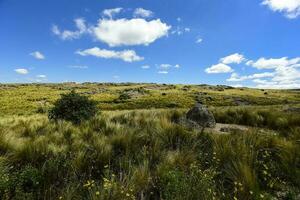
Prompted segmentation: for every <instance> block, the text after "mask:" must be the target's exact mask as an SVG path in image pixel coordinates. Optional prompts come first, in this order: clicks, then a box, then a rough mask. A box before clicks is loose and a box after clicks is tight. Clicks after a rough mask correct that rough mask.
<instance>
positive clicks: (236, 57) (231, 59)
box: [220, 53, 245, 64]
mask: <svg viewBox="0 0 300 200" xmlns="http://www.w3.org/2000/svg"><path fill="white" fill-rule="evenodd" d="M244 60H245V58H244V56H243V55H242V54H239V53H235V54H232V55H229V56H226V57H224V58H221V59H220V62H221V63H224V64H232V63H236V64H240V63H241V62H243V61H244Z"/></svg>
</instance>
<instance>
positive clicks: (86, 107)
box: [49, 90, 97, 124]
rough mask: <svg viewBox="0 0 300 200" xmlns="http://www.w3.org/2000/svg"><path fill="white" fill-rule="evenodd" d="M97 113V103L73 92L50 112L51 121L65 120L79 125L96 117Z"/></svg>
mask: <svg viewBox="0 0 300 200" xmlns="http://www.w3.org/2000/svg"><path fill="white" fill-rule="evenodd" d="M96 112H97V108H96V102H95V101H93V100H90V99H89V98H88V97H86V96H82V95H80V94H78V93H76V92H75V91H74V90H72V91H71V92H70V93H68V94H63V95H62V97H61V98H60V99H59V100H57V101H56V102H55V103H54V107H53V108H52V109H51V110H50V111H49V119H52V120H58V119H63V120H67V121H71V122H73V123H74V124H79V123H80V122H82V121H84V120H88V119H90V118H92V117H94V116H95V114H96Z"/></svg>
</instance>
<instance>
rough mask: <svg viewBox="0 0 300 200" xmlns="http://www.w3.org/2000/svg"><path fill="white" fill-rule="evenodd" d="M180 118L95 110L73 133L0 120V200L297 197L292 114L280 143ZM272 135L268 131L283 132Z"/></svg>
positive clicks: (34, 122)
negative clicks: (215, 129) (200, 127)
mask: <svg viewBox="0 0 300 200" xmlns="http://www.w3.org/2000/svg"><path fill="white" fill-rule="evenodd" d="M217 112H218V113H216V111H215V113H216V118H217V121H222V120H223V121H222V122H229V123H239V124H247V125H256V126H262V127H270V126H269V125H268V123H266V124H265V122H266V120H271V119H264V120H263V122H260V119H256V117H254V116H255V115H259V116H264V114H261V112H258V111H253V113H254V114H255V115H253V116H252V113H251V114H249V113H248V114H245V113H246V112H245V111H236V112H235V114H234V115H235V117H241V116H242V119H243V120H245V121H234V120H235V119H234V118H232V119H231V118H230V119H227V118H226V117H225V116H229V115H231V114H232V113H230V112H232V111H230V112H229V111H217ZM229 113H230V114H229ZM182 114H183V112H182V111H178V110H155V111H154V110H149V111H146V110H141V111H118V112H117V111H114V112H103V113H102V114H101V115H99V116H97V117H95V118H93V119H91V120H90V121H87V122H85V123H82V124H81V125H72V124H71V123H68V122H64V121H58V122H57V123H54V122H49V121H48V120H47V118H46V116H43V115H36V116H31V117H27V118H25V117H16V118H10V119H6V120H4V119H3V120H1V121H0V199H105V200H106V199H107V200H109V199H141V200H148V199H170V200H171V199H172V200H173V199H188V200H190V199H191V200H193V199H195V200H197V199H267V198H275V197H276V198H278V196H279V195H281V196H284V197H285V198H291V199H293V198H294V199H296V196H297V195H299V188H300V183H299V180H300V169H299V166H300V147H299V143H297V142H296V140H297V139H295V138H297V137H298V136H297V135H299V128H297V126H298V125H297V123H295V121H293V120H296V119H298V118H297V117H299V116H293V117H291V116H288V115H285V114H282V115H280V117H281V118H283V119H284V120H286V121H287V124H288V128H287V129H286V132H287V134H286V135H284V134H282V135H271V134H268V132H266V133H262V132H261V130H256V129H250V130H249V131H247V132H235V133H232V134H229V135H216V134H208V133H205V132H204V133H201V131H199V130H194V129H191V128H189V127H184V126H182V125H180V124H178V122H179V119H180V117H181V116H182ZM273 115H274V116H278V115H277V114H274V113H272V114H267V113H265V116H264V117H266V116H273ZM243 116H247V117H244V118H243ZM249 116H250V117H249ZM266 118H268V117H266ZM246 119H247V120H246ZM253 119H254V120H253ZM226 120H228V121H226ZM252 120H253V121H252ZM271 121H272V120H271ZM244 122H246V123H244ZM258 122H259V123H258ZM255 123H256V124H255ZM272 123H273V122H272ZM272 123H271V124H272ZM279 127H280V128H275V129H278V130H280V131H283V129H282V127H283V126H281V125H280V126H279Z"/></svg>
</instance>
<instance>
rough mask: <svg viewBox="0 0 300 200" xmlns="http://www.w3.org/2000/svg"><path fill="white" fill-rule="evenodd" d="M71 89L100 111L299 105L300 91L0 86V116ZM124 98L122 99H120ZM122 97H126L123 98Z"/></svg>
mask: <svg viewBox="0 0 300 200" xmlns="http://www.w3.org/2000/svg"><path fill="white" fill-rule="evenodd" d="M71 89H76V91H77V92H79V93H82V94H86V95H89V96H90V97H91V98H92V99H94V100H96V101H97V102H98V106H99V109H101V110H129V109H130V110H132V109H145V108H148V109H150V108H189V107H191V106H193V105H194V104H195V102H197V101H201V102H202V103H203V104H205V105H208V106H215V107H220V106H236V105H291V104H297V103H298V104H299V102H300V95H299V94H300V91H297V90H294V91H293V90H258V89H249V88H231V87H228V86H208V85H165V84H160V85H159V84H129V83H128V84H112V83H111V84H97V83H85V84H75V83H65V84H28V85H27V84H19V85H14V84H9V85H3V84H2V85H0V97H1V98H0V105H1V107H0V116H1V115H3V116H7V115H28V114H35V113H36V112H37V110H38V109H40V111H41V110H42V108H47V107H49V106H51V105H52V104H53V102H54V101H55V100H56V99H58V98H59V97H60V94H62V93H66V92H68V91H70V90H71ZM120 97H121V98H120ZM122 97H123V98H122Z"/></svg>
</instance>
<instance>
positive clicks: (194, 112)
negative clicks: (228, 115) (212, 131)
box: [186, 104, 216, 128]
mask: <svg viewBox="0 0 300 200" xmlns="http://www.w3.org/2000/svg"><path fill="white" fill-rule="evenodd" d="M186 118H187V119H188V120H190V121H192V122H195V123H196V124H198V125H200V126H202V127H203V126H204V127H210V128H213V127H215V126H216V120H215V118H214V116H213V114H212V113H211V112H210V111H209V110H208V109H207V108H206V107H205V106H204V105H202V104H196V105H195V106H194V107H193V108H191V109H190V110H189V111H188V112H187V114H186Z"/></svg>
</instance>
